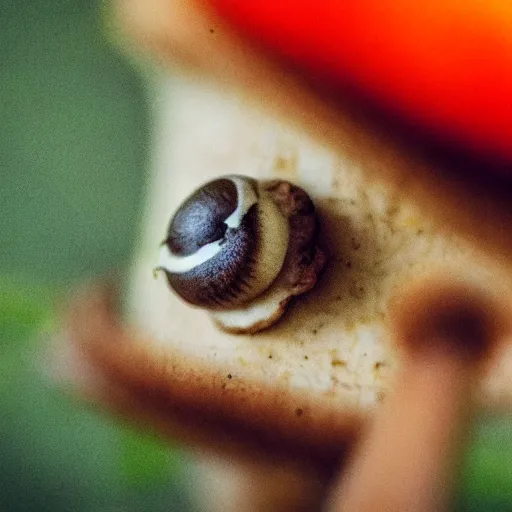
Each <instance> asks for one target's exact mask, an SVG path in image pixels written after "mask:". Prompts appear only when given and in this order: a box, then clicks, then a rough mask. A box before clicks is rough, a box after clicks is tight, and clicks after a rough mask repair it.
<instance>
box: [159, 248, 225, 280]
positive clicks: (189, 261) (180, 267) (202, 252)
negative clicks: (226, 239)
mask: <svg viewBox="0 0 512 512" xmlns="http://www.w3.org/2000/svg"><path fill="white" fill-rule="evenodd" d="M221 242H222V240H217V241H216V242H212V243H211V244H207V245H203V247H201V248H200V249H198V250H197V251H196V252H195V253H194V254H189V255H188V256H176V255H175V254H173V253H172V252H171V250H170V249H169V247H168V246H167V244H164V245H162V247H161V248H160V259H159V261H158V267H157V268H156V270H165V271H167V272H169V273H170V274H184V273H186V272H190V271H191V270H194V268H196V267H198V266H199V265H202V264H203V263H206V262H207V261H208V260H210V259H211V258H213V257H214V256H216V255H217V254H218V253H219V252H220V250H221V249H222V245H221Z"/></svg>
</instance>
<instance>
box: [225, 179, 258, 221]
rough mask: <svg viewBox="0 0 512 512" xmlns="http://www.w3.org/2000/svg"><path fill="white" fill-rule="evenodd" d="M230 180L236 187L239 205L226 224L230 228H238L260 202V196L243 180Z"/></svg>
mask: <svg viewBox="0 0 512 512" xmlns="http://www.w3.org/2000/svg"><path fill="white" fill-rule="evenodd" d="M229 179H230V180H231V181H232V182H233V183H234V184H235V186H236V192H237V198H238V201H237V202H238V204H237V207H236V209H235V211H234V212H233V213H232V214H231V215H230V216H229V217H228V218H227V219H226V220H225V221H224V224H226V226H228V227H229V228H238V227H240V224H241V223H242V219H243V218H244V217H245V215H246V213H247V212H248V211H249V209H250V208H251V207H252V206H253V205H255V204H256V203H257V202H258V196H257V195H256V192H255V190H254V189H253V187H252V186H251V185H250V184H249V183H247V181H245V180H243V179H242V178H240V177H238V176H229Z"/></svg>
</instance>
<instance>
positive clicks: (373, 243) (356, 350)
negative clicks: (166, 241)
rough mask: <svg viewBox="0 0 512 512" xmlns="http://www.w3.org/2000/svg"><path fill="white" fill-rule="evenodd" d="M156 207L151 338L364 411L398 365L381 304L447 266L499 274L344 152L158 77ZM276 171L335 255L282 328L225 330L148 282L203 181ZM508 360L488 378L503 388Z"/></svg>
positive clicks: (486, 276) (142, 288)
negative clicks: (306, 206)
mask: <svg viewBox="0 0 512 512" xmlns="http://www.w3.org/2000/svg"><path fill="white" fill-rule="evenodd" d="M158 111H159V119H157V120H156V123H157V124H156V128H157V129H156V133H157V134H158V140H157V141H156V148H155V154H156V156H157V158H156V161H155V162H154V167H155V178H154V181H153V183H152V186H151V190H150V195H151V200H150V201H149V204H150V205H151V209H150V211H149V212H148V216H147V220H146V221H147V227H146V229H145V230H144V233H145V234H146V239H145V240H144V241H143V251H142V253H141V254H140V258H139V260H138V264H137V268H136V271H135V278H134V286H133V301H132V305H133V311H134V315H135V318H136V322H137V324H138V326H139V327H140V328H141V329H143V330H144V331H145V332H146V333H147V334H149V335H151V336H153V337H154V338H155V340H157V341H159V342H161V343H164V344H170V345H171V344H173V345H175V346H177V347H179V349H180V350H183V351H186V352H189V353H191V354H194V355H197V356H198V357H200V358H201V359H203V360H204V359H206V360H209V361H211V363H212V364H214V365H218V366H219V368H220V369H221V371H223V372H225V373H226V374H228V373H229V374H232V375H237V376H242V375H243V376H256V377H257V378H261V379H267V380H269V381H272V382H276V381H278V382H280V383H285V384H286V385H287V386H289V387H292V388H301V389H304V390H305V391H306V390H307V391H308V392H315V393H322V394H327V395H330V396H332V397H333V398H334V399H339V398H340V397H341V396H342V397H343V401H344V402H345V403H346V404H347V405H353V406H355V407H356V408H360V407H362V408H366V407H371V406H373V405H374V404H376V403H377V402H378V401H379V399H380V398H381V397H382V396H383V393H384V392H385V390H386V388H387V387H388V386H389V385H390V383H391V379H390V377H391V375H392V371H393V369H394V367H395V365H396V361H395V358H394V356H393V351H392V348H391V347H390V346H389V342H388V339H387V335H386V326H385V321H386V304H387V301H388V299H389V297H390V294H391V293H392V292H393V289H394V287H395V286H396V285H398V284H400V282H402V281H403V280H406V279H407V278H408V276H412V275H417V274H418V273H421V272H424V271H428V270H429V269H435V268H438V267H439V266H441V267H442V268H443V269H445V270H446V269H450V268H453V270H454V271H456V272H462V273H468V272H469V273H470V274H471V275H473V276H477V277H478V278H479V279H481V280H482V281H483V282H485V283H488V284H491V286H492V287H493V288H496V287H498V286H504V287H505V286H506V285H507V282H506V281H507V280H506V279H505V278H504V276H502V275H498V274H497V271H495V270H491V269H490V268H485V267H483V266H481V265H479V264H478V262H477V261H476V255H474V254H473V253H472V251H471V250H470V249H469V248H468V247H466V246H464V245H463V244H462V243H461V242H460V241H459V240H458V239H457V238H456V237H455V236H453V237H449V236H446V235H443V236H441V235H440V234H437V233H435V232H434V231H433V230H432V229H431V227H430V226H429V222H428V219H427V218H424V217H422V215H421V214H420V212H417V211H414V210H412V209H411V207H404V206H402V205H401V198H400V197H393V196H392V195H390V194H389V193H388V192H387V191H386V190H385V189H383V188H382V187H381V186H378V185H375V184H371V183H368V182H365V181H364V179H363V177H362V173H361V170H360V169H358V168H356V167H353V166H351V165H349V164H348V163H347V162H348V161H349V159H348V158H347V160H344V159H343V158H342V157H335V156H333V154H331V153H330V152H328V151H327V150H325V149H323V148H321V147H319V146H317V145H315V144H314V143H313V142H311V141H310V140H308V139H307V138H306V137H305V136H303V135H300V134H299V133H296V132H294V131H293V129H291V128H290V127H286V126H284V125H281V124H279V123H278V122H277V121H276V120H274V119H270V118H268V117H266V116H264V115H263V114H261V113H260V112H257V111H255V110H254V109H252V108H249V107H248V106H246V105H245V104H244V103H243V102H242V101H241V100H240V99H238V98H237V97H234V96H225V95H222V94H221V93H219V92H217V91H215V90H214V89H211V88H209V87H208V86H206V85H198V84H194V83H190V82H187V81H186V80H185V79H182V80H174V81H173V82H172V83H171V82H169V83H166V82H165V81H164V82H162V83H161V84H160V89H159V101H158ZM233 173H234V174H244V175H248V176H252V177H256V178H264V179H266V178H282V179H287V180H290V181H292V182H294V183H296V184H297V185H299V186H301V187H303V188H304V189H305V190H306V191H307V192H308V193H309V194H310V195H311V196H312V198H313V200H314V201H315V203H316V204H317V207H318V209H319V212H320V216H321V221H322V224H323V233H324V238H325V241H326V243H327V246H328V248H329V252H330V261H329V263H328V266H327V270H326V271H325V273H324V275H323V278H322V279H321V280H320V282H319V284H318V286H317V288H316V289H315V290H314V291H313V292H311V293H309V294H308V295H307V296H306V297H304V298H301V299H299V300H297V301H296V303H294V304H293V305H292V307H291V308H290V310H289V311H288V313H287V314H286V315H285V317H284V318H283V319H282V320H281V321H280V322H279V323H278V325H277V326H275V327H273V328H271V329H270V330H268V331H265V332H263V333H261V334H258V335H255V336H235V335H228V334H225V333H223V332H220V331H219V330H218V329H217V328H216V327H215V326H214V325H213V322H212V321H211V319H210V318H209V316H208V314H207V313H206V312H205V311H202V310H199V309H195V308H191V307H190V306H188V305H186V304H184V303H183V302H182V301H180V300H179V299H178V298H177V297H176V296H175V295H174V294H173V293H171V291H170V290H169V288H168V286H167V283H166V282H165V279H164V276H163V275H160V276H158V278H157V279H154V278H153V275H152V269H153V267H154V265H155V262H156V261H157V260H158V247H159V243H160V242H161V240H162V239H163V236H164V233H165V231H166V228H167V225H168V222H169V219H170V216H171V214H172V212H173V211H174V210H175V208H176V207H177V206H178V204H179V203H180V202H181V201H182V200H183V198H184V197H186V196H187V195H188V194H190V192H191V191H193V190H194V189H195V188H196V187H197V186H198V185H200V184H201V183H202V182H204V181H206V180H209V179H212V178H214V177H217V176H219V175H222V174H233ZM509 366H510V363H509V362H508V359H507V358H506V357H503V358H502V359H501V368H500V369H498V368H496V369H495V370H494V373H493V374H492V375H491V379H490V383H492V388H489V390H490V391H492V393H493V394H499V393H500V392H503V393H504V394H505V396H506V397H507V398H508V395H509V393H510V391H509V390H508V389H507V388H508V386H507V385H506V382H507V380H508V378H505V377H506V376H505V375H504V374H503V372H506V373H507V375H508V372H509Z"/></svg>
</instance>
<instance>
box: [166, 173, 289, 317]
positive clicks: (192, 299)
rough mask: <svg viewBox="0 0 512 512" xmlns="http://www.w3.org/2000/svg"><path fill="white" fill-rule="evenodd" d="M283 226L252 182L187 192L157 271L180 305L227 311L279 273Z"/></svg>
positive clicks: (219, 182)
mask: <svg viewBox="0 0 512 512" xmlns="http://www.w3.org/2000/svg"><path fill="white" fill-rule="evenodd" d="M288 242H289V226H288V219H287V217H286V216H285V215H284V214H283V213H282V212H281V210H280V209H279V207H278V206H277V204H276V203H275V201H274V200H273V198H272V196H271V194H269V193H268V192H267V191H266V190H264V189H263V188H261V187H260V186H259V183H258V182H257V181H256V180H253V179H251V178H247V177H244V176H226V177H222V178H219V179H216V180H214V181H211V182H209V183H206V184H205V185H203V186H202V187H201V188H199V189H198V190H196V191H195V192H193V193H192V194H191V195H190V196H189V197H188V198H187V199H186V200H185V201H184V202H183V203H182V204H181V206H180V207H179V208H178V210H177V211H176V213H175V214H174V216H173V218H172V219H171V222H170V225H169V229H168V233H167V238H166V239H165V241H164V243H163V245H162V247H161V253H160V262H159V268H160V269H161V270H163V271H165V274H166V276H167V279H168V282H169V284H170V286H171V288H172V289H173V290H174V291H175V292H176V293H177V294H178V295H179V296H180V297H182V298H183V299H184V300H185V301H187V302H189V303H191V304H193V305H195V306H199V307H203V308H206V309H217V310H218V309H220V310H222V309H230V308H233V307H234V306H237V305H240V304H243V303H245V302H247V301H249V300H251V299H253V298H254V297H256V296H258V295H260V294H261V293H263V292H264V291H265V290H266V289H267V288H268V287H269V286H270V285H271V284H272V282H273V281H274V280H275V279H276V277H277V275H278V274H279V272H280V271H281V268H282V266H283V262H284V260H285V256H286V253H287V250H288Z"/></svg>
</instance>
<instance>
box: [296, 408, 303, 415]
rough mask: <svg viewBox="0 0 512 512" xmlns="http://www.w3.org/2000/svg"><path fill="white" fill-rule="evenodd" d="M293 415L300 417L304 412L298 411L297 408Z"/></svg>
mask: <svg viewBox="0 0 512 512" xmlns="http://www.w3.org/2000/svg"><path fill="white" fill-rule="evenodd" d="M295 414H296V415H297V416H302V415H303V414H304V411H303V410H302V409H300V408H299V409H296V410H295Z"/></svg>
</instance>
